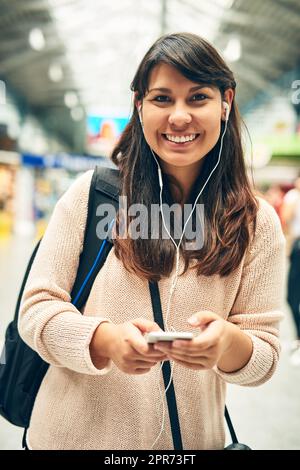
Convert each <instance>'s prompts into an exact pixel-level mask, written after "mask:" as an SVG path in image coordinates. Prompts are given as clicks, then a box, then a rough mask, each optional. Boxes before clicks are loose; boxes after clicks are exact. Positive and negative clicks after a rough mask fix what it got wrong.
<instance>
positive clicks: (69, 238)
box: [18, 171, 111, 375]
mask: <svg viewBox="0 0 300 470" xmlns="http://www.w3.org/2000/svg"><path fill="white" fill-rule="evenodd" d="M91 177H92V171H88V172H86V173H84V174H83V175H82V176H80V177H79V178H78V179H77V180H76V181H75V182H74V183H73V185H72V186H71V187H70V188H69V190H68V191H66V193H65V194H64V195H63V196H62V198H61V199H60V200H59V201H58V203H57V204H56V206H55V209H54V212H53V214H52V217H51V220H50V222H49V225H48V227H47V230H46V233H45V235H44V237H43V239H42V241H41V244H40V247H39V249H38V252H37V255H36V257H35V260H34V262H33V265H32V268H31V270H30V274H29V277H28V280H27V283H26V287H25V290H24V294H23V298H22V303H21V308H20V315H19V322H18V328H19V333H20V335H21V337H22V339H23V340H24V341H25V342H26V343H27V344H28V345H29V346H30V347H31V348H32V349H34V350H35V351H36V352H37V353H38V354H39V355H40V356H41V357H42V359H44V360H45V361H46V362H48V363H49V364H51V365H54V366H56V367H66V368H69V369H71V370H74V371H76V372H80V373H83V374H91V375H102V374H105V373H107V372H108V370H109V369H110V366H111V364H110V363H108V364H107V366H106V367H105V368H103V369H101V370H99V369H97V368H96V367H95V366H94V365H93V363H92V360H91V357H90V352H89V344H90V341H91V339H92V336H93V333H94V331H95V330H96V328H97V327H98V325H100V324H101V322H103V321H109V320H108V319H105V318H101V317H97V316H88V315H82V314H81V313H80V312H79V311H78V310H77V309H76V307H74V306H73V305H72V304H71V303H70V302H71V297H70V292H71V290H72V287H73V284H74V281H75V278H76V273H77V269H78V265H79V256H80V253H81V251H82V247H83V239H84V231H85V224H86V219H87V205H88V195H89V189H90V183H91Z"/></svg>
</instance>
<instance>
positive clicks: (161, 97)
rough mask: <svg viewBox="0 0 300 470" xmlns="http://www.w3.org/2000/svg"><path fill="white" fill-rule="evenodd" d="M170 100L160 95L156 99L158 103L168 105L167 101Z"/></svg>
mask: <svg viewBox="0 0 300 470" xmlns="http://www.w3.org/2000/svg"><path fill="white" fill-rule="evenodd" d="M169 99H170V98H169V97H168V96H165V95H159V96H156V97H155V98H154V101H157V102H158V103H166V102H167V100H169Z"/></svg>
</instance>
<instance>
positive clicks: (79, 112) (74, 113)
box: [70, 107, 84, 121]
mask: <svg viewBox="0 0 300 470" xmlns="http://www.w3.org/2000/svg"><path fill="white" fill-rule="evenodd" d="M70 114H71V117H72V119H73V121H81V119H83V117H84V111H83V109H82V108H80V107H77V108H72V109H71V111H70Z"/></svg>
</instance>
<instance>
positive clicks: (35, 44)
mask: <svg viewBox="0 0 300 470" xmlns="http://www.w3.org/2000/svg"><path fill="white" fill-rule="evenodd" d="M28 40H29V44H30V46H31V47H32V49H34V50H35V51H41V50H42V49H44V47H45V44H46V41H45V37H44V34H43V31H42V30H41V29H40V28H33V29H32V30H31V31H30V33H29V38H28Z"/></svg>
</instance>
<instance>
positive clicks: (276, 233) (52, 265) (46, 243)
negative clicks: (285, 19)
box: [19, 33, 284, 449]
mask: <svg viewBox="0 0 300 470" xmlns="http://www.w3.org/2000/svg"><path fill="white" fill-rule="evenodd" d="M235 87H236V83H235V81H234V78H233V74H232V72H231V71H230V69H229V68H228V66H227V65H226V64H225V62H224V61H223V59H222V58H221V57H220V55H219V54H218V53H217V51H216V50H215V49H214V48H213V47H212V46H211V45H210V44H209V43H208V42H206V41H205V40H203V39H202V38H200V37H198V36H196V35H193V34H188V33H180V34H172V35H168V36H164V37H162V38H160V39H158V40H157V41H156V42H155V43H154V45H153V46H152V47H151V48H150V50H149V51H148V52H147V54H146V55H145V57H144V59H143V60H142V62H141V64H140V66H139V68H138V70H137V73H136V75H135V77H134V80H133V82H132V90H133V92H134V102H135V107H134V111H133V114H132V116H131V119H130V122H129V123H128V125H127V127H126V129H125V131H124V133H123V135H122V137H121V139H120V141H119V143H118V145H117V146H116V148H115V149H114V151H113V154H112V160H113V161H114V162H115V163H116V164H117V166H118V167H119V169H120V175H121V180H122V189H121V194H122V195H123V196H126V197H127V206H128V207H131V206H132V205H133V204H143V205H144V206H145V207H146V208H148V209H149V208H150V207H152V205H153V204H154V205H156V206H157V205H158V206H160V207H161V210H160V222H163V223H162V224H161V227H163V228H164V230H165V231H164V233H163V230H161V231H160V232H161V233H159V236H158V237H151V236H148V237H140V238H138V237H133V236H130V235H132V234H131V233H130V230H129V229H128V233H127V236H124V233H123V234H122V236H121V235H120V233H121V232H120V230H119V229H120V226H121V225H122V226H124V221H126V218H127V222H128V227H129V226H130V222H132V217H131V216H130V215H128V212H127V213H124V212H123V211H119V216H118V218H117V221H116V225H115V237H116V239H115V243H114V247H113V248H112V250H111V251H110V253H109V255H108V258H107V260H106V262H105V264H104V266H103V268H102V269H101V271H100V272H99V274H98V276H97V278H96V280H95V282H94V284H93V287H92V289H91V292H90V296H89V298H88V300H87V303H86V305H85V309H84V315H81V314H80V312H79V311H78V310H77V309H76V308H75V307H74V306H73V305H72V304H71V303H70V292H71V289H72V285H73V282H74V279H75V275H76V270H77V267H78V260H79V256H80V252H81V250H82V245H83V236H84V230H85V223H86V216H87V200H88V193H89V186H90V181H91V176H92V172H87V173H86V174H84V175H83V176H82V177H80V178H79V179H78V180H77V181H76V182H75V183H74V184H73V185H72V187H71V188H70V189H69V190H68V191H67V192H66V193H65V195H64V196H63V197H62V198H61V200H60V201H59V202H58V204H57V206H56V208H55V211H54V214H53V216H52V219H51V221H50V223H49V226H48V229H47V232H46V234H45V237H44V239H43V241H42V244H41V246H40V249H39V252H38V254H37V257H36V260H35V262H34V265H33V268H32V270H31V274H30V277H29V279H28V283H27V287H26V291H25V294H24V298H23V304H22V311H21V318H20V323H19V329H20V333H21V335H22V337H23V339H24V340H25V341H26V342H27V343H28V344H29V345H30V346H31V347H32V348H33V349H35V350H36V351H37V352H38V353H39V354H40V355H41V357H42V358H43V359H44V360H46V361H47V362H48V363H49V364H50V367H49V369H48V372H47V374H46V376H45V378H44V380H43V383H42V385H41V387H40V390H39V392H38V395H37V398H36V401H35V405H34V409H33V413H32V417H31V423H30V428H29V432H28V438H27V439H28V446H29V448H32V449H150V448H151V447H152V448H154V449H172V448H173V447H172V446H173V443H172V434H171V431H170V423H169V419H168V417H167V418H166V419H165V421H164V422H163V423H162V415H163V412H162V409H163V407H164V409H167V404H166V400H165V396H163V400H162V398H161V391H162V390H164V385H163V378H162V373H161V362H162V361H171V364H172V365H173V381H174V387H175V392H176V399H177V407H178V415H179V421H180V427H181V434H182V440H183V447H184V449H222V448H223V447H224V440H225V439H224V423H223V421H224V405H225V389H226V382H229V383H234V384H238V385H243V386H256V385H260V384H262V383H264V382H265V381H266V380H268V379H269V378H270V377H271V376H272V374H273V373H274V370H275V368H276V364H277V361H278V356H279V349H280V347H279V340H278V322H279V320H280V319H281V317H282V314H281V312H280V306H281V300H282V297H283V295H282V289H283V272H284V237H283V235H282V231H281V227H280V223H279V219H278V217H277V215H276V213H275V211H274V210H273V209H272V207H271V206H270V205H269V204H268V203H266V202H264V201H263V200H261V199H258V198H256V197H255V196H254V194H253V192H252V190H251V187H250V184H249V182H248V179H247V176H246V171H245V165H244V159H243V151H242V146H241V131H240V123H241V121H240V117H239V114H238V110H237V105H236V103H235ZM173 203H177V210H176V211H175V213H176V217H175V219H176V220H177V221H178V220H181V219H178V214H179V212H180V211H179V210H178V208H179V209H184V208H186V207H189V208H190V209H189V213H190V217H191V219H190V220H191V221H192V224H191V226H192V227H194V228H195V227H196V229H197V230H196V232H195V233H196V235H195V237H194V240H193V238H192V237H190V238H191V240H189V237H188V231H187V224H186V223H185V224H180V227H181V228H182V229H183V230H185V232H184V233H183V235H181V236H178V235H177V234H176V235H175V222H174V223H172V224H168V223H167V222H166V220H165V219H166V218H165V217H164V210H166V208H167V207H168V206H169V205H170V204H173ZM195 203H197V204H200V203H201V206H200V209H201V207H202V209H203V211H202V215H203V217H202V221H203V224H201V225H199V224H198V222H199V219H201V217H200V215H199V214H201V210H199V211H195V210H194V211H193V213H192V215H191V211H192V205H193V204H194V205H195ZM148 214H149V218H151V215H150V214H151V213H150V212H149V213H148ZM197 214H198V215H197ZM187 220H188V219H187ZM150 222H151V221H150ZM197 224H198V225H197ZM176 226H177V228H178V224H177V225H176ZM199 227H200V228H199ZM199 231H201V233H202V234H203V238H202V241H201V240H200V242H201V243H200V244H199V243H198V242H199V240H198V238H199V237H198V234H199ZM166 233H167V234H168V235H167V236H166ZM173 235H174V237H173ZM200 238H201V237H200ZM193 243H194V244H193ZM149 280H152V281H158V286H159V290H160V296H161V302H162V310H163V316H164V322H165V326H166V329H167V330H169V331H174V330H175V331H185V332H193V333H194V338H193V339H192V340H190V341H174V342H172V343H168V344H166V343H162V342H160V343H157V344H155V345H150V344H148V343H147V341H146V339H145V333H148V332H152V331H158V330H159V327H158V325H157V324H156V323H155V322H154V319H153V312H152V306H151V299H150V294H149V288H148V281H149Z"/></svg>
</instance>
